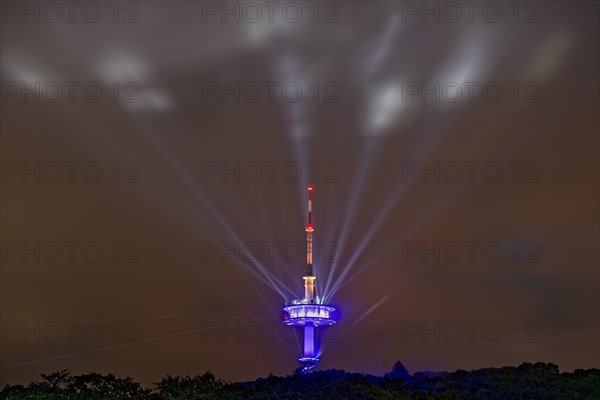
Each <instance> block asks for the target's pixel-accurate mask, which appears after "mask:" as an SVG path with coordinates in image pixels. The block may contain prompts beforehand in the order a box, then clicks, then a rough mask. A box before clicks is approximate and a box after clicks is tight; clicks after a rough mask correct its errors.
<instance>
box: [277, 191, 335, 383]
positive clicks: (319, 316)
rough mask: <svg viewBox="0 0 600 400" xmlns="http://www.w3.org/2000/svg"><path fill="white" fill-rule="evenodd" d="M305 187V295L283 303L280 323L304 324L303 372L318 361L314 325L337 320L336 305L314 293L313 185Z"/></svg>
mask: <svg viewBox="0 0 600 400" xmlns="http://www.w3.org/2000/svg"><path fill="white" fill-rule="evenodd" d="M307 191H308V224H307V225H306V229H305V231H306V274H305V275H304V276H303V279H304V298H303V299H301V300H293V301H292V302H291V303H290V304H287V305H285V306H284V307H283V323H284V324H286V325H292V326H302V327H304V350H303V352H302V356H301V357H300V358H299V359H298V362H300V365H302V373H305V372H308V371H310V370H312V369H313V368H315V367H316V366H317V364H318V363H319V352H318V351H319V349H318V343H317V341H316V328H317V327H319V326H326V325H333V324H335V323H336V322H337V321H336V319H335V317H334V316H333V313H334V312H335V307H333V306H332V305H329V304H322V303H321V299H319V297H318V296H317V291H316V280H317V277H316V276H315V273H314V269H313V233H314V231H315V229H314V228H313V225H312V192H313V188H312V186H309V187H308V188H307Z"/></svg>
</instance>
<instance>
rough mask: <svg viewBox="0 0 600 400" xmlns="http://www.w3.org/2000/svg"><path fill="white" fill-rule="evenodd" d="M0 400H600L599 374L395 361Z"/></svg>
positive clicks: (73, 386)
mask: <svg viewBox="0 0 600 400" xmlns="http://www.w3.org/2000/svg"><path fill="white" fill-rule="evenodd" d="M0 399H7V400H8V399H11V400H12V399H47V400H52V399H69V400H70V399H92V400H94V399H98V400H100V399H102V400H112V399H157V400H159V399H165V400H175V399H190V400H213V399H219V400H220V399H225V400H250V399H256V400H263V399H264V400H271V399H277V400H288V399H289V400H295V399H297V400H327V399H333V400H342V399H344V400H345V399H349V400H354V399H356V400H371V399H372V400H406V399H411V400H433V399H435V400H442V399H443V400H459V399H460V400H462V399H478V400H479V399H482V400H483V399H486V400H526V399H531V400H550V399H560V400H570V399H573V400H583V399H595V400H597V399H600V369H587V370H582V369H578V370H576V371H574V372H571V373H566V372H563V373H561V372H560V371H559V369H558V366H557V365H555V364H549V363H548V364H547V363H535V364H532V363H524V364H521V365H519V366H518V367H502V368H484V369H478V370H473V371H464V370H458V371H455V372H417V373H415V374H413V375H410V374H409V373H408V371H407V370H406V368H405V367H404V366H403V365H402V363H401V362H399V361H398V362H396V364H395V365H394V367H393V369H392V371H391V372H389V373H387V374H385V375H384V376H383V377H377V376H373V375H368V374H359V373H350V372H346V371H343V370H325V371H316V372H313V373H310V374H306V375H302V374H300V373H299V371H295V372H294V373H293V374H292V375H288V376H273V375H270V376H268V377H267V378H259V379H256V380H255V381H252V382H227V381H224V380H222V379H218V378H217V377H215V376H214V375H213V374H212V373H211V372H206V373H204V374H203V375H199V376H194V377H189V376H186V377H179V376H177V377H173V376H169V375H167V377H166V378H163V379H162V380H161V381H160V382H158V383H155V384H154V387H152V388H144V387H142V386H141V385H140V384H139V383H138V382H135V381H134V380H133V379H131V378H129V377H127V378H119V377H116V376H115V375H114V374H108V375H101V374H97V373H89V374H83V375H78V376H72V375H71V374H70V373H69V372H68V371H66V370H65V371H60V372H54V373H52V374H49V375H46V374H42V380H41V381H38V382H31V383H30V384H29V385H27V386H23V385H6V386H5V387H4V388H3V389H2V391H1V392H0Z"/></svg>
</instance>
